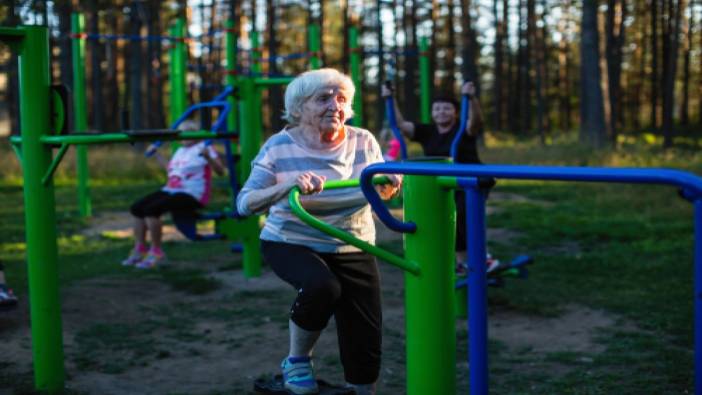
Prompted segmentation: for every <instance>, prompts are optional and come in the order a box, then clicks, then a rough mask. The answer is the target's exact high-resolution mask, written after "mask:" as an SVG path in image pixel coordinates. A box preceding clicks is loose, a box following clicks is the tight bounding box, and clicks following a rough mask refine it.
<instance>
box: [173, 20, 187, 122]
mask: <svg viewBox="0 0 702 395" xmlns="http://www.w3.org/2000/svg"><path fill="white" fill-rule="evenodd" d="M171 36H172V37H175V40H174V42H173V46H172V47H171V51H170V55H171V63H170V71H171V77H170V81H171V94H170V100H171V105H170V107H171V109H170V110H171V111H170V114H169V115H170V119H169V121H170V124H171V125H172V124H173V123H174V122H175V121H176V120H177V119H178V117H180V115H181V114H183V113H184V112H185V109H186V107H187V95H186V93H185V86H186V84H185V69H186V64H185V62H186V53H185V40H184V37H185V21H184V20H183V18H182V17H179V18H177V19H176V21H175V24H174V25H173V27H172V28H171Z"/></svg>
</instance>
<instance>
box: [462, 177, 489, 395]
mask: <svg viewBox="0 0 702 395" xmlns="http://www.w3.org/2000/svg"><path fill="white" fill-rule="evenodd" d="M459 185H460V186H461V187H463V188H464V190H465V192H466V218H467V219H469V220H468V221H467V222H468V223H467V226H466V238H467V240H466V241H467V247H468V339H469V342H468V361H469V364H470V394H471V395H487V393H488V356H487V340H488V339H487V273H486V269H485V240H486V237H485V193H484V192H483V191H482V190H481V189H480V186H479V185H478V179H476V178H468V179H459Z"/></svg>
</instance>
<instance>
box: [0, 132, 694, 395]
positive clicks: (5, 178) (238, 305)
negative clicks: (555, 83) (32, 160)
mask: <svg viewBox="0 0 702 395" xmlns="http://www.w3.org/2000/svg"><path fill="white" fill-rule="evenodd" d="M0 153H1V154H10V153H9V151H8V152H5V151H3V149H2V147H1V146H0ZM119 155H122V157H123V158H126V159H125V163H126V162H129V163H126V164H125V166H124V168H123V169H122V172H120V170H119V169H117V166H114V157H115V156H119ZM129 155H130V154H129V153H128V151H120V150H114V151H105V152H97V151H96V153H95V155H93V154H92V150H91V156H90V158H91V163H93V162H95V163H97V162H96V161H98V160H104V162H105V163H111V165H110V166H107V165H105V164H102V165H101V166H102V167H100V166H98V167H96V168H95V171H94V172H93V173H92V176H93V177H94V180H92V181H91V186H92V190H91V193H92V196H93V203H94V209H95V211H96V212H98V213H100V212H114V211H119V212H124V213H125V214H124V215H127V214H126V209H127V207H128V205H129V204H130V203H131V202H132V201H133V200H134V199H136V198H137V197H139V196H141V195H143V194H145V193H147V192H149V191H150V190H152V189H154V188H157V187H158V186H159V184H160V182H161V180H160V174H161V173H159V171H158V170H157V169H156V170H154V169H152V168H151V167H149V166H150V165H149V166H146V167H143V166H142V167H141V169H142V170H140V171H137V170H136V169H138V168H140V167H139V165H138V162H140V161H141V159H140V158H136V157H131V156H129ZM5 156H7V155H5ZM482 156H483V159H484V160H485V162H486V163H513V164H542V165H578V166H580V165H596V166H660V167H676V168H680V169H683V170H689V171H694V172H700V171H702V154H700V153H697V152H695V151H690V150H682V149H680V150H672V151H662V150H659V149H657V148H655V147H650V146H630V145H625V146H623V147H622V148H620V149H618V150H602V151H597V152H594V151H591V150H587V149H583V148H581V147H577V146H574V145H570V144H565V143H563V142H556V144H554V145H552V146H550V147H545V148H544V147H537V146H534V145H530V144H523V143H521V142H517V141H512V142H507V143H500V142H495V141H492V140H488V149H487V150H484V151H483V155H482ZM2 157H3V155H0V158H2ZM130 158H131V159H130ZM130 161H133V163H132V162H130ZM0 163H6V162H2V161H0ZM66 163H68V162H66ZM0 167H1V166H0ZM64 167H65V168H64ZM8 169H9V170H6V171H5V173H0V194H2V196H3V198H4V202H5V204H4V205H3V206H2V207H0V223H1V224H2V226H0V260H1V261H2V262H3V263H4V264H5V266H6V274H7V278H8V281H9V283H10V285H11V286H12V287H13V288H14V289H15V290H16V291H17V293H18V294H19V295H20V296H21V297H22V298H24V297H26V283H27V274H26V267H25V264H24V262H25V256H26V245H25V243H24V238H25V236H24V225H23V224H24V212H23V199H22V189H21V187H20V186H19V185H20V184H19V183H18V182H17V178H16V175H12V168H11V166H10V167H9V168H8ZM59 170H60V171H59V174H58V179H57V186H56V187H55V193H56V207H57V230H58V240H57V241H58V245H59V251H60V262H59V270H60V282H61V285H62V286H67V285H70V284H72V283H74V282H77V281H81V280H85V279H89V278H96V277H104V276H126V277H128V278H132V277H133V278H140V277H146V278H149V279H157V280H159V281H163V282H164V283H166V284H168V285H169V286H170V287H172V289H174V290H177V291H178V293H179V294H180V295H183V299H184V301H183V302H182V303H179V302H176V303H173V304H170V305H166V306H159V307H157V308H151V309H147V311H144V316H143V318H142V319H139V320H132V321H129V322H120V323H117V324H112V323H109V324H108V323H95V324H94V325H91V326H89V327H88V328H87V329H84V330H82V331H81V332H79V333H77V334H75V337H76V338H75V340H76V344H77V350H78V351H77V352H75V353H73V355H70V356H69V357H70V358H72V359H73V361H74V362H75V363H76V365H77V366H78V368H79V369H81V370H86V371H99V372H104V373H111V374H117V373H120V372H124V371H126V370H128V369H130V368H132V367H135V366H141V365H142V364H149V363H152V362H153V361H158V360H162V359H169V358H173V357H175V356H176V355H175V353H176V351H173V350H182V352H183V353H186V354H187V353H188V352H190V353H192V354H193V356H194V355H195V354H197V353H198V352H200V351H199V350H198V349H197V348H195V347H190V345H191V344H192V343H193V342H194V341H195V340H196V339H202V337H203V336H205V335H207V333H204V334H203V332H202V329H200V328H198V327H197V325H196V324H197V323H198V322H199V321H201V320H206V321H207V322H214V323H216V324H220V325H223V326H224V327H225V328H227V329H230V330H231V333H237V331H239V330H241V328H242V327H244V329H247V328H248V329H251V328H257V327H258V326H260V325H266V324H271V323H272V324H273V325H276V326H279V327H280V328H281V330H284V329H285V327H286V322H287V316H286V315H285V310H286V308H282V309H281V308H280V307H281V304H282V303H283V301H284V303H289V298H288V296H281V295H280V294H279V292H275V291H263V292H252V291H235V290H233V291H232V292H231V294H227V295H223V294H224V292H218V293H217V294H216V295H218V296H217V298H218V299H217V300H216V301H215V302H212V303H195V302H192V301H189V300H188V297H190V296H191V295H206V297H207V298H210V297H211V296H210V295H211V294H212V293H213V291H216V290H218V289H221V287H222V283H221V282H220V281H219V280H217V279H216V278H215V277H214V276H213V275H212V274H211V273H212V272H217V271H227V270H237V269H239V268H240V267H241V261H240V258H238V256H236V257H233V256H232V255H229V253H228V248H229V245H228V243H224V242H207V243H167V244H166V246H165V248H166V251H167V253H168V256H169V258H170V259H171V261H172V262H173V265H172V267H169V268H165V269H163V270H159V271H154V272H148V273H143V272H133V271H125V270H124V269H123V268H121V267H120V266H119V264H118V262H119V261H120V260H121V259H122V258H123V257H124V256H125V255H126V253H127V252H128V250H129V248H130V247H131V243H130V241H129V240H119V239H109V240H108V239H105V238H99V237H87V236H84V235H83V234H82V233H81V231H82V229H84V228H85V227H86V226H89V225H90V221H89V220H84V219H80V218H79V217H78V215H77V212H78V211H77V202H76V198H75V181H74V179H73V174H72V173H71V170H70V169H69V168H68V166H65V165H64V166H62V167H61V168H60V169H59ZM16 174H19V173H16ZM495 191H496V192H506V193H510V194H516V195H519V196H522V197H524V198H526V200H525V201H499V202H498V201H496V200H494V199H491V200H490V201H489V205H493V206H497V208H499V210H498V211H497V212H496V213H494V214H491V215H490V216H489V217H488V219H487V221H488V226H490V227H494V228H504V229H508V230H511V231H514V234H515V235H517V236H516V237H515V238H514V239H512V240H511V241H510V242H509V243H498V242H494V241H493V242H491V244H490V251H491V253H492V254H493V255H494V256H496V257H498V258H500V259H502V260H508V259H509V258H510V257H512V256H514V255H517V254H519V253H528V254H531V255H532V256H534V258H535V261H536V263H535V265H534V266H533V267H531V269H530V276H529V278H528V279H527V280H525V281H522V280H517V279H508V280H507V284H506V286H505V287H504V288H500V289H491V290H490V291H489V292H490V293H489V303H490V306H491V307H492V308H499V309H501V310H504V311H510V312H514V313H518V314H521V315H526V316H532V317H536V318H544V319H546V318H549V319H557V317H559V316H560V315H561V314H563V312H564V311H566V310H567V309H568V308H569V307H570V306H585V307H587V308H589V309H594V310H600V311H605V312H607V313H608V314H611V315H612V316H614V317H617V318H618V319H620V320H621V325H619V324H618V325H617V327H616V328H610V329H607V330H601V331H598V332H597V333H594V334H592V335H593V336H594V340H593V341H595V342H596V344H597V345H598V346H600V349H603V350H604V351H602V352H601V353H599V354H591V353H587V352H584V353H581V352H568V351H563V352H549V353H538V352H535V351H534V350H533V349H531V348H529V347H523V348H518V349H513V348H510V347H509V346H508V345H507V344H505V343H502V342H498V341H495V340H491V341H490V344H489V351H490V363H491V365H490V368H491V382H490V384H491V392H492V393H496V394H504V393H508V394H535V393H559V394H604V393H617V394H635V393H637V394H638V393H685V392H689V391H690V389H691V388H692V382H693V377H692V341H693V340H692V339H693V332H692V314H691V313H692V311H693V305H692V261H693V255H692V254H693V250H692V248H693V245H692V244H693V224H692V220H691V218H692V208H691V206H690V204H689V203H688V202H686V201H684V200H682V199H680V198H678V197H677V195H676V191H675V190H674V189H672V188H669V187H658V186H632V185H614V184H583V183H580V184H577V183H559V182H526V181H500V182H499V184H498V186H497V187H496V189H495ZM215 200H216V203H215V205H226V204H227V200H228V198H227V195H226V191H224V190H220V191H218V192H217V195H216V197H215ZM381 247H383V248H386V249H388V250H391V251H393V252H395V253H402V246H401V245H400V244H399V243H389V244H384V245H381ZM384 291H385V290H384ZM385 295H386V296H387V297H397V293H395V290H391V291H388V293H386V294H385ZM281 312H282V313H281ZM403 340H404V339H402V336H401V333H387V334H386V341H387V342H389V343H390V344H393V345H397V347H396V348H397V349H398V350H400V351H398V352H397V353H392V354H390V355H387V356H386V358H387V359H386V360H385V361H387V363H388V364H391V365H392V366H393V369H391V372H390V373H388V372H384V374H383V380H384V382H383V389H384V391H385V392H384V393H402V392H403V391H404V390H405V389H404V376H403V375H404V372H403V371H401V370H402V368H401V367H400V368H398V367H397V366H403V365H402V364H403V363H404V361H403V358H404V355H403V351H402V350H403V347H404V341H403ZM211 341H213V342H215V343H214V344H221V345H222V346H223V347H225V348H226V349H230V350H234V351H236V350H238V349H240V348H242V347H243V345H244V344H245V343H243V342H244V340H242V339H239V338H235V337H228V338H220V339H212V340H211ZM247 341H258V337H257V334H256V333H253V334H251V336H250V338H248V340H247ZM467 342H468V333H467V332H466V331H465V330H459V333H458V339H457V347H458V350H457V352H458V361H459V364H460V363H463V364H465V357H466V353H467ZM106 354H108V355H110V361H109V363H108V362H105V359H104V358H101V356H104V355H106ZM324 362H325V364H335V363H338V362H334V361H332V360H331V359H329V360H326V361H324ZM384 363H385V362H384ZM459 366H461V369H460V370H459V372H458V380H459V388H461V389H463V388H467V387H468V370H467V369H468V368H467V367H465V366H463V365H459ZM10 368H11V366H9V365H0V388H3V387H12V388H16V390H15V392H16V393H32V392H31V388H32V387H33V384H32V379H31V375H15V376H12V377H10V376H8V375H4V374H3V371H5V370H11V369H10ZM237 388H238V387H237ZM23 391H30V392H23ZM233 391H234V390H233ZM234 392H236V393H238V392H237V391H234Z"/></svg>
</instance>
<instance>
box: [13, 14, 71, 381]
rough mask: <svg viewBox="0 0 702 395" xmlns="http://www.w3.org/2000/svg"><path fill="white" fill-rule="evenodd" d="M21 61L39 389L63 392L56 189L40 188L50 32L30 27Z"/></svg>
mask: <svg viewBox="0 0 702 395" xmlns="http://www.w3.org/2000/svg"><path fill="white" fill-rule="evenodd" d="M22 30H24V31H25V33H26V35H25V39H24V42H23V45H22V48H21V51H20V56H19V69H20V73H19V74H20V124H21V125H22V126H21V132H22V157H23V159H24V160H23V162H22V165H23V168H22V169H23V170H24V209H25V224H26V225H25V226H26V237H27V267H28V276H29V300H30V301H31V304H30V317H31V322H32V354H33V357H34V385H35V386H36V388H37V389H38V390H40V391H47V392H59V391H61V390H63V385H64V380H65V373H64V367H63V339H62V328H61V304H60V302H59V282H58V278H59V277H58V247H57V245H56V209H55V200H54V184H53V182H51V181H49V182H48V183H46V185H43V184H42V182H41V179H42V176H43V175H44V173H45V172H46V171H47V169H48V168H49V165H50V163H51V148H50V147H49V146H48V145H45V144H42V142H41V140H40V139H41V136H42V135H43V134H46V133H47V132H48V131H49V119H50V118H51V112H50V109H49V87H50V78H49V37H48V32H47V29H46V27H40V26H27V27H24V28H22Z"/></svg>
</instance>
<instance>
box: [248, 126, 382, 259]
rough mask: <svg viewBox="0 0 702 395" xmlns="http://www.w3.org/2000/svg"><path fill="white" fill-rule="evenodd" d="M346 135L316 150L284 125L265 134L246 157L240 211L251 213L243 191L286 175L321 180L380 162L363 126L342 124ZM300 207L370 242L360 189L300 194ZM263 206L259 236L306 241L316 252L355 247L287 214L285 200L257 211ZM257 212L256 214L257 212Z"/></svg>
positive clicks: (369, 217) (371, 231)
mask: <svg viewBox="0 0 702 395" xmlns="http://www.w3.org/2000/svg"><path fill="white" fill-rule="evenodd" d="M345 128H346V136H345V138H344V141H343V142H342V143H341V144H339V146H337V147H335V148H333V149H331V150H328V149H325V150H316V149H312V148H309V147H306V146H305V145H304V144H303V143H301V142H299V141H296V140H295V138H294V137H293V136H292V135H291V134H289V133H288V132H287V131H286V130H285V129H284V130H282V131H280V132H278V133H276V134H274V135H273V136H271V137H270V138H269V139H268V141H266V143H265V144H264V145H263V147H262V148H261V150H260V152H259V153H258V155H257V156H256V158H255V159H254V160H253V162H252V166H251V175H250V176H249V178H248V180H246V183H245V184H244V187H243V188H242V190H241V192H240V193H239V196H238V198H237V208H238V210H239V213H241V214H242V215H250V214H253V213H251V212H250V211H248V210H247V209H246V207H247V206H248V205H247V198H248V194H249V193H250V192H251V191H254V190H259V189H264V188H268V187H271V186H273V185H275V184H276V183H279V182H283V181H287V180H291V179H294V178H296V177H297V176H298V175H299V174H301V173H304V172H306V171H312V172H314V173H316V174H317V175H320V176H326V178H327V180H348V179H352V178H358V177H360V175H361V171H362V170H363V169H364V168H365V167H366V166H368V165H370V164H372V163H376V162H383V157H382V153H381V151H380V146H379V145H378V142H377V141H376V140H375V137H374V136H373V135H372V134H371V133H370V132H369V131H367V130H365V129H360V128H355V127H352V126H348V125H347V126H345ZM300 202H301V204H302V206H303V207H304V208H305V209H306V210H307V211H308V212H309V213H310V214H312V215H314V216H316V217H317V218H319V219H320V220H322V221H324V222H326V223H328V224H331V225H333V226H336V227H338V228H341V229H343V230H345V231H347V232H350V233H351V234H353V235H354V236H356V237H357V238H359V239H361V240H364V241H367V242H369V243H372V244H373V243H375V225H374V223H373V217H372V215H371V209H370V205H369V204H368V202H367V201H366V199H365V197H364V196H363V193H362V192H361V190H360V188H345V189H335V190H328V191H327V190H325V191H322V192H321V193H318V194H313V195H303V196H301V198H300ZM266 210H267V211H268V217H267V218H266V223H265V226H264V227H263V230H262V231H261V239H262V240H268V241H276V242H284V243H291V244H299V245H304V246H307V247H309V248H311V249H313V250H315V251H317V252H322V253H345V252H357V251H359V250H358V249H357V248H356V247H353V246H351V245H348V244H346V243H344V242H342V241H340V240H338V239H335V238H333V237H331V236H329V235H327V234H325V233H322V232H320V231H318V230H316V229H314V228H311V227H309V226H307V225H306V224H304V223H303V222H302V221H301V220H300V219H299V218H298V217H297V216H295V214H293V213H292V211H291V209H290V205H289V204H288V199H287V198H284V199H280V200H279V201H277V202H274V203H272V205H271V206H270V207H264V208H263V209H262V211H266ZM258 214H261V213H258Z"/></svg>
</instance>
